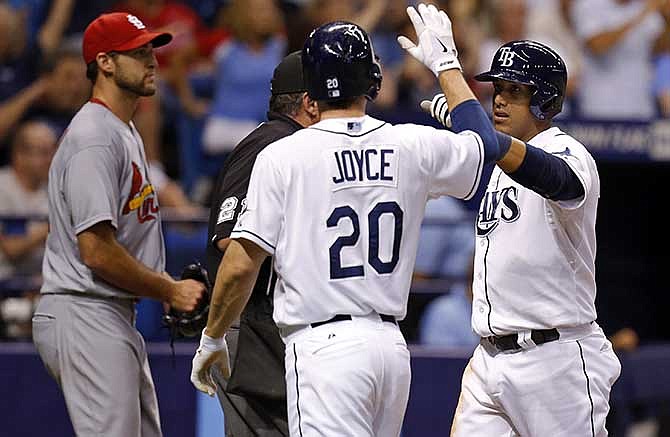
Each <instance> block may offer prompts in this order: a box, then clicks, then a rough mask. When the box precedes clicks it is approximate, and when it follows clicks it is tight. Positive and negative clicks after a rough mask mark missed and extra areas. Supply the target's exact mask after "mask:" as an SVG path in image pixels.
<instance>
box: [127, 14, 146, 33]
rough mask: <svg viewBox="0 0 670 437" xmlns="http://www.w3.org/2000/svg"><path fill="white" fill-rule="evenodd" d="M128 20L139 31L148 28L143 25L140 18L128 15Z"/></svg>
mask: <svg viewBox="0 0 670 437" xmlns="http://www.w3.org/2000/svg"><path fill="white" fill-rule="evenodd" d="M126 18H127V19H128V22H129V23H130V24H132V25H133V26H135V27H137V28H138V29H139V30H142V29H146V28H147V26H145V25H144V23H142V20H140V19H139V18H137V17H136V16H134V15H131V14H128V15H126Z"/></svg>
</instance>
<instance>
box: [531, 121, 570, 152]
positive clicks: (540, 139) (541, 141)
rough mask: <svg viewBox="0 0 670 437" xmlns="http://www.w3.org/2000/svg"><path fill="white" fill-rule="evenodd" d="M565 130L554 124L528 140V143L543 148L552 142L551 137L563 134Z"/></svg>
mask: <svg viewBox="0 0 670 437" xmlns="http://www.w3.org/2000/svg"><path fill="white" fill-rule="evenodd" d="M562 133H563V131H561V130H560V129H559V128H558V126H552V127H550V128H549V129H545V130H543V131H542V132H540V133H538V134H537V135H535V136H534V137H533V138H531V139H530V140H528V141H527V143H528V144H530V145H532V146H535V147H539V148H540V149H543V148H544V146H548V145H549V144H551V143H552V142H551V141H550V138H554V137H555V136H556V135H558V134H562Z"/></svg>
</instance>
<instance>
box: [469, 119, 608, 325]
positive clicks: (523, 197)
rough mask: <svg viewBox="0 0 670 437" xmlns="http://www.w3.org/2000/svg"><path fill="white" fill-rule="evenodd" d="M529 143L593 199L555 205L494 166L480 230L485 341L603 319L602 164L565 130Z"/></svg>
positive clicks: (476, 303)
mask: <svg viewBox="0 0 670 437" xmlns="http://www.w3.org/2000/svg"><path fill="white" fill-rule="evenodd" d="M528 143H529V144H531V145H533V146H535V147H539V148H541V149H543V150H545V151H546V152H549V153H551V154H553V155H555V156H558V157H560V158H561V159H563V160H565V162H567V163H568V165H569V166H570V168H571V169H572V170H573V171H574V173H575V174H576V175H577V176H578V177H579V179H580V181H581V183H582V185H583V187H584V192H585V194H584V196H583V197H582V198H580V199H576V200H573V201H567V202H563V201H551V200H548V199H546V198H544V197H542V196H540V195H539V194H537V193H535V192H534V191H531V190H530V189H528V188H525V187H523V186H522V185H520V184H518V183H516V182H514V181H513V180H512V179H511V178H510V177H509V176H508V175H506V174H505V173H504V172H502V171H501V170H500V168H498V167H496V168H495V169H494V171H493V174H492V175H491V179H490V182H489V185H488V189H487V191H486V194H485V196H484V198H483V199H482V202H481V205H480V209H479V215H478V217H477V225H476V227H477V229H476V231H477V241H476V246H475V269H474V280H473V296H474V297H473V308H472V326H473V329H474V330H475V332H476V333H477V334H479V335H481V336H482V337H486V336H490V335H505V334H511V333H515V332H519V331H522V330H528V329H543V328H561V327H571V326H578V325H581V324H584V323H589V322H591V321H593V320H595V319H596V309H595V297H596V283H595V256H596V235H595V221H596V212H597V208H598V197H599V196H600V179H599V177H598V170H597V168H596V164H595V162H594V160H593V158H592V157H591V155H590V154H589V152H588V151H587V150H586V148H585V147H584V146H583V145H582V144H580V143H579V142H578V141H577V140H575V139H574V138H572V137H570V136H569V135H568V134H566V133H563V132H561V130H560V129H558V128H557V127H553V128H550V129H548V130H545V131H543V132H540V133H539V134H537V135H536V136H535V137H534V138H533V139H531V140H530V141H529V142H528Z"/></svg>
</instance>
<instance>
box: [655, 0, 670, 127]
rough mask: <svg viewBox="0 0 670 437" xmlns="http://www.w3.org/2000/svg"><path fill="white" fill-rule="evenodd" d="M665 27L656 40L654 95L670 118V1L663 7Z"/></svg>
mask: <svg viewBox="0 0 670 437" xmlns="http://www.w3.org/2000/svg"><path fill="white" fill-rule="evenodd" d="M661 14H662V15H663V19H664V20H665V29H664V31H663V33H662V34H661V35H660V36H659V38H658V39H657V40H656V44H655V47H654V52H655V54H656V60H655V64H654V67H655V70H654V97H655V98H656V103H657V104H658V110H659V113H660V115H661V116H662V117H665V118H670V2H667V3H665V5H664V6H663V7H662V8H661Z"/></svg>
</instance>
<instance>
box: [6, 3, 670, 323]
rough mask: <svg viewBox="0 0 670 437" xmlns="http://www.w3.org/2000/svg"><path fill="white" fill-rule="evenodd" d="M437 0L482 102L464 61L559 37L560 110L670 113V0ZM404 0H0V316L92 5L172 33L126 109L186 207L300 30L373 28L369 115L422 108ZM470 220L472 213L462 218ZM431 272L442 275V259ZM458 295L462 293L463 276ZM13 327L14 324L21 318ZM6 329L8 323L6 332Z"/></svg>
mask: <svg viewBox="0 0 670 437" xmlns="http://www.w3.org/2000/svg"><path fill="white" fill-rule="evenodd" d="M435 3H437V4H439V7H440V8H443V9H445V10H447V11H448V12H449V14H450V16H451V18H452V21H453V25H454V28H455V31H454V33H455V35H456V37H457V41H456V43H457V46H458V48H459V52H460V55H459V58H460V60H461V64H462V65H463V68H464V74H465V76H466V78H467V79H468V80H469V82H470V84H471V86H472V88H473V89H474V90H475V92H476V93H477V95H478V97H480V99H481V100H482V102H484V103H485V102H486V101H490V99H491V93H492V89H491V88H490V86H488V85H486V84H481V83H478V82H475V81H474V80H472V78H473V76H474V75H475V74H477V73H479V72H481V71H485V70H487V69H488V67H489V64H490V62H491V57H492V56H493V54H494V52H495V50H496V49H497V47H498V46H499V45H500V44H502V43H504V42H507V41H510V40H516V39H534V40H538V41H541V42H544V43H547V44H548V45H550V46H552V47H554V48H555V49H556V50H557V51H558V52H559V54H561V56H562V57H563V58H564V59H565V60H566V63H567V66H568V71H569V83H568V96H567V99H566V105H565V106H564V107H565V109H564V114H562V115H561V116H562V117H570V118H585V119H606V120H651V119H656V118H670V1H669V0H442V1H437V2H435ZM407 4H408V0H182V1H178V0H121V1H112V0H96V1H89V0H5V1H0V166H2V168H1V169H0V218H1V219H0V290H1V289H2V288H3V287H5V288H11V287H13V285H11V286H10V285H7V284H11V280H12V279H15V278H17V277H19V278H22V279H21V281H22V282H21V283H22V284H30V286H26V288H27V289H26V290H23V292H22V294H21V296H22V297H21V300H12V299H5V300H4V301H2V302H1V303H0V320H2V319H3V318H4V319H5V320H10V319H11V317H13V316H15V315H16V314H24V313H26V312H27V313H28V314H29V313H30V307H29V304H26V302H30V300H29V298H27V297H26V296H31V295H32V294H34V293H35V292H36V291H37V290H38V288H39V271H40V270H39V264H40V263H39V260H40V258H41V250H42V246H43V243H44V240H45V236H46V232H47V225H46V222H45V220H44V218H45V214H46V209H47V205H46V185H45V183H46V178H47V174H48V166H49V161H50V159H51V156H52V155H53V153H54V151H55V149H56V147H57V141H58V138H59V137H60V135H61V134H62V133H63V131H64V130H65V128H66V127H67V125H68V123H69V121H70V118H71V117H72V115H73V114H74V113H75V112H76V111H77V110H78V109H79V108H80V106H81V105H82V104H83V103H84V102H86V100H87V99H88V98H89V93H90V83H89V81H88V80H87V79H86V66H85V65H84V62H83V60H82V58H81V36H82V33H83V31H84V29H85V27H86V25H87V24H88V23H89V22H90V21H91V20H92V19H94V18H95V17H96V16H97V15H98V14H100V13H103V12H109V11H127V12H129V13H131V14H133V15H135V16H137V17H138V18H140V19H141V20H142V21H143V22H144V23H145V24H146V25H147V26H148V27H149V28H152V29H154V30H161V31H169V32H171V33H172V34H173V35H174V40H173V42H172V44H170V45H168V46H166V47H162V48H160V49H158V50H157V57H158V60H159V63H160V77H161V85H160V92H159V93H158V94H157V95H156V96H153V97H150V98H146V99H144V100H142V102H141V104H140V107H139V108H138V111H137V114H136V116H135V123H136V126H137V127H138V129H139V131H140V132H141V135H142V137H143V139H144V143H145V147H146V153H147V156H148V159H149V160H150V164H151V173H152V175H151V179H152V182H153V183H154V185H155V186H156V187H157V191H158V193H159V201H160V202H161V205H162V206H163V207H166V208H169V209H170V210H171V211H172V212H173V213H174V214H176V215H177V216H184V217H187V218H188V217H198V216H203V215H204V212H205V209H206V208H207V206H208V202H209V190H210V187H211V182H212V179H211V178H212V177H213V175H214V174H215V173H216V171H218V169H219V168H220V166H221V165H222V163H223V160H224V159H225V157H226V155H227V154H228V153H229V152H230V151H231V150H232V148H233V147H234V146H235V145H236V144H237V143H238V141H239V140H240V139H242V138H243V137H244V136H246V134H247V133H249V132H250V131H251V130H253V129H254V128H255V127H256V126H257V125H258V124H259V123H260V122H262V121H263V120H265V118H266V110H267V105H268V100H269V97H270V88H269V83H270V78H271V76H272V72H273V69H274V67H275V66H276V65H277V64H278V63H279V61H280V60H281V59H282V57H283V56H284V55H285V54H287V53H289V52H291V51H294V50H298V49H300V48H301V47H302V43H303V41H304V40H305V37H306V36H307V34H308V33H309V31H310V30H311V29H313V28H315V27H316V26H318V25H320V24H322V23H325V22H328V21H332V20H336V19H343V20H348V21H353V22H356V23H357V24H359V25H361V26H362V27H364V28H365V29H367V30H368V31H369V33H370V34H371V35H372V39H373V43H374V46H375V51H376V54H377V55H378V56H379V58H380V62H381V64H382V68H383V75H384V79H383V84H382V90H381V93H380V95H379V97H378V99H377V100H376V101H375V102H374V103H373V104H372V108H371V109H372V110H371V113H372V114H374V115H377V116H378V117H381V118H384V116H385V115H388V114H393V113H397V112H398V111H402V112H403V113H407V112H410V111H419V102H420V101H421V100H423V99H426V98H431V97H432V96H433V94H434V93H436V92H437V91H438V88H437V83H436V81H435V78H434V76H433V75H432V73H431V72H430V71H429V70H427V69H426V68H424V67H423V66H422V65H421V64H419V63H418V62H416V61H415V60H414V59H413V58H411V57H409V56H407V55H406V54H405V53H404V51H403V50H402V49H401V48H400V47H399V46H398V44H397V43H396V37H397V35H399V34H405V35H407V36H409V37H410V38H414V35H413V28H412V26H411V24H410V23H409V21H408V19H407V15H406V13H405V8H406V6H407ZM485 106H487V107H488V106H490V105H487V104H486V103H485ZM454 203H455V202H454ZM441 207H442V208H445V209H448V210H449V211H450V212H449V213H448V214H447V215H449V214H451V215H456V216H458V217H460V215H459V214H461V212H460V211H461V209H462V205H456V206H453V205H451V206H450V205H446V204H445V205H442V206H441ZM16 217H21V218H22V219H21V220H19V219H18V218H16ZM26 217H27V218H28V219H26ZM469 231H471V227H469V226H468V227H466V228H465V232H469ZM204 235H205V233H204V232H202V229H201V230H196V231H193V230H189V231H188V232H186V231H184V232H176V233H175V234H173V235H172V240H170V241H173V242H174V246H173V247H174V251H175V252H179V247H181V246H179V245H182V244H183V245H187V246H189V247H193V248H198V247H200V246H201V245H202V247H204V240H203V238H204ZM441 238H449V237H448V236H443V237H441ZM456 238H461V237H456ZM472 238H474V236H472ZM428 240H431V238H428ZM170 241H168V250H169V249H170ZM458 247H461V248H463V247H465V248H467V247H469V246H468V245H465V246H464V245H458ZM194 250H195V249H194ZM463 253H465V254H466V255H465V256H460V261H458V262H459V263H460V264H458V267H457V268H455V270H454V268H453V267H450V268H451V269H452V270H453V271H450V273H448V274H452V275H453V274H454V271H456V272H459V273H458V274H460V275H462V276H464V277H466V276H467V271H468V263H469V261H468V259H469V258H468V256H467V254H468V252H467V251H465V252H462V253H461V255H462V254H463ZM440 256H441V255H440ZM420 259H421V258H420ZM463 260H464V261H463ZM431 275H432V276H438V277H439V276H440V271H439V269H438V270H434V271H431ZM0 294H1V293H0ZM459 296H461V297H463V296H466V294H465V292H464V291H461V292H460V294H459ZM27 299H28V300H27ZM461 301H463V299H461ZM8 302H9V303H8ZM463 302H465V301H463ZM22 305H23V306H22ZM8 308H9V309H8ZM22 311H23V313H22ZM7 314H10V315H11V317H8V316H7ZM3 315H4V317H3ZM17 317H18V319H20V317H19V316H17ZM12 329H14V330H15V331H16V333H18V334H17V335H20V334H21V332H24V331H22V329H27V328H26V327H23V328H22V327H21V326H16V327H14V328H12ZM10 331H11V330H8V329H5V334H6V335H7V334H9V333H10Z"/></svg>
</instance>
